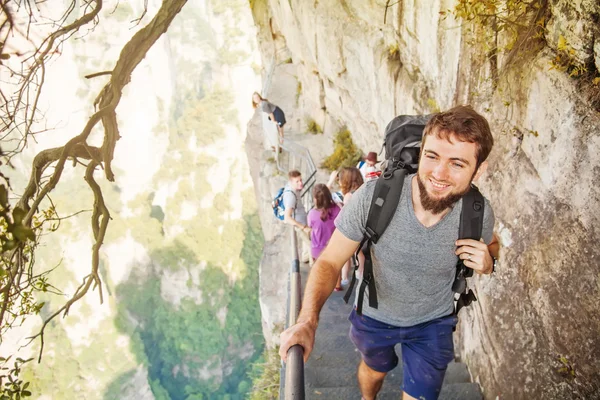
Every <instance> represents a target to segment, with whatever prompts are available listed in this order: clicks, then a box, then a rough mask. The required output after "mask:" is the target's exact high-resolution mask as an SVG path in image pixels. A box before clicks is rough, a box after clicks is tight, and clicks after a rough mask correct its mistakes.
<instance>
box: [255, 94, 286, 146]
mask: <svg viewBox="0 0 600 400" xmlns="http://www.w3.org/2000/svg"><path fill="white" fill-rule="evenodd" d="M252 107H254V108H258V107H260V110H261V111H262V112H264V113H266V114H267V115H268V116H269V120H271V121H273V122H274V123H275V124H276V125H277V132H278V133H279V143H280V144H282V143H283V126H284V125H285V123H286V120H285V114H284V113H283V110H282V109H281V108H279V107H278V106H276V105H275V104H273V103H270V102H269V100H267V99H264V98H263V97H262V96H261V95H260V94H258V93H257V92H254V93H253V94H252Z"/></svg>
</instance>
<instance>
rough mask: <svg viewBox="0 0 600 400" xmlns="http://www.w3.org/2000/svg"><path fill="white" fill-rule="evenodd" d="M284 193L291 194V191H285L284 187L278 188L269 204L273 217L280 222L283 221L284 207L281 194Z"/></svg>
mask: <svg viewBox="0 0 600 400" xmlns="http://www.w3.org/2000/svg"><path fill="white" fill-rule="evenodd" d="M285 192H291V190H289V189H287V190H286V188H285V187H282V188H280V189H279V190H278V191H277V194H276V195H275V197H274V198H273V201H272V202H271V207H272V208H273V214H274V215H275V217H276V218H277V219H280V220H281V221H283V220H284V219H285V205H284V204H283V194H284V193H285Z"/></svg>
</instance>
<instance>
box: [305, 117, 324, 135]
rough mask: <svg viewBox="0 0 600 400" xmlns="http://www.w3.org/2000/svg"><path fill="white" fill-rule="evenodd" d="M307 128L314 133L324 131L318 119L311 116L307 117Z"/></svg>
mask: <svg viewBox="0 0 600 400" xmlns="http://www.w3.org/2000/svg"><path fill="white" fill-rule="evenodd" d="M306 130H307V131H308V132H310V133H312V134H313V135H316V134H318V133H323V128H321V125H319V124H318V123H317V121H315V120H314V119H313V118H310V117H307V118H306Z"/></svg>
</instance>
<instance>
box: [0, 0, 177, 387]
mask: <svg viewBox="0 0 600 400" xmlns="http://www.w3.org/2000/svg"><path fill="white" fill-rule="evenodd" d="M186 2H187V0H163V2H162V4H161V6H160V8H159V9H158V11H157V12H156V14H155V15H154V17H153V18H152V19H151V20H150V22H149V23H148V24H146V25H145V26H143V27H141V28H140V29H139V30H138V31H137V32H136V33H135V34H134V35H133V36H132V37H131V39H130V40H129V42H128V43H127V44H126V45H125V46H124V47H123V49H122V50H121V53H120V55H119V58H118V59H117V61H116V63H115V64H114V66H113V67H112V68H111V69H110V70H108V71H98V72H96V73H92V74H89V75H87V76H86V78H87V79H92V78H97V77H101V76H102V77H105V78H106V77H107V83H106V84H105V85H104V86H103V87H102V89H101V90H100V92H99V93H98V94H97V96H96V98H95V100H94V102H93V104H90V105H89V108H90V116H89V119H88V120H87V122H86V123H85V125H84V126H82V127H81V130H80V131H79V132H74V134H73V136H72V137H71V138H70V139H69V140H68V141H66V142H65V143H64V144H63V145H62V146H59V147H55V148H49V149H46V150H43V151H41V152H39V153H38V154H37V155H36V156H35V157H34V159H33V161H32V165H31V175H30V177H29V183H28V184H27V185H26V187H25V190H24V191H23V192H22V193H14V192H13V190H12V186H11V184H10V181H9V179H8V178H7V175H8V172H9V169H11V168H13V166H12V163H11V161H12V160H13V158H14V157H15V156H16V155H19V154H21V153H22V152H23V151H24V150H25V149H26V148H27V144H28V142H29V141H30V140H35V137H36V136H38V135H40V134H42V133H44V132H45V131H46V130H47V129H46V128H43V129H40V128H39V127H44V126H45V124H44V115H43V113H42V112H41V111H40V110H39V108H38V105H39V100H40V96H41V94H42V90H43V89H44V83H45V81H46V78H47V76H46V67H47V65H48V64H49V63H50V62H52V61H54V60H55V59H56V57H58V56H59V55H60V53H61V49H62V46H63V44H64V42H65V41H66V40H67V39H69V38H70V37H72V36H73V35H76V34H78V35H86V34H91V32H93V30H94V28H95V27H96V26H97V25H98V24H100V23H101V20H100V11H101V10H102V8H103V6H104V2H103V1H102V0H88V1H83V2H79V1H76V0H72V1H67V2H60V1H54V2H51V3H52V4H51V5H46V4H44V3H45V2H41V1H38V0H15V1H6V0H4V1H0V9H1V10H2V13H0V75H1V76H2V77H3V82H2V86H1V87H0V98H1V99H2V104H1V106H0V119H1V121H2V124H0V138H1V139H2V149H1V150H0V157H1V163H0V168H2V171H0V242H1V243H0V245H1V247H2V251H1V254H0V341H1V339H2V336H3V335H4V334H5V333H6V332H7V331H8V330H10V329H11V328H12V327H15V326H18V325H20V324H22V323H23V321H24V320H25V319H26V318H28V317H30V316H32V315H36V314H39V313H40V310H41V309H42V307H43V306H44V303H42V302H38V301H37V300H36V293H40V292H56V289H55V288H54V287H53V286H52V285H51V284H50V283H49V282H50V280H51V277H52V273H53V270H48V271H43V272H35V271H36V269H34V265H35V254H36V247H37V245H38V244H39V240H40V236H42V235H44V234H46V233H51V232H53V231H56V230H57V229H60V225H61V221H62V220H64V219H65V218H67V216H60V213H59V210H58V206H60V205H58V206H55V205H54V203H53V202H52V199H51V197H50V193H51V191H52V190H53V189H55V188H56V187H57V186H58V185H60V183H61V178H62V176H63V172H64V169H65V165H66V163H67V161H70V162H72V163H73V165H74V166H75V167H78V166H81V167H82V168H83V169H84V170H85V172H84V174H83V175H84V176H83V179H84V180H85V182H86V183H87V185H88V187H89V190H90V191H91V192H92V193H93V204H90V208H91V210H92V215H91V230H92V232H93V237H94V241H95V243H94V246H93V249H92V264H91V265H90V272H89V274H88V275H87V276H85V277H84V278H83V281H82V282H81V284H80V286H79V287H78V288H77V290H76V291H75V293H74V294H73V296H72V297H71V298H70V299H68V300H67V301H66V302H64V303H62V304H60V305H59V306H58V307H57V308H56V309H55V310H53V311H48V312H46V314H47V317H46V318H45V320H44V323H43V325H42V327H41V329H40V331H39V333H37V334H36V335H35V336H33V337H32V338H31V340H34V339H36V338H39V339H40V344H41V346H40V353H39V358H38V360H41V357H42V353H43V348H44V330H45V328H46V327H47V326H48V323H49V322H50V321H51V320H52V319H54V318H55V317H57V316H58V315H61V314H62V315H64V316H66V315H67V314H68V312H69V310H70V308H71V307H72V306H73V304H74V303H76V302H77V301H78V300H80V299H81V298H82V297H84V296H85V295H86V294H87V293H88V292H89V291H90V289H91V290H95V289H98V294H99V296H100V302H102V300H103V299H102V290H101V289H102V281H101V279H100V274H99V272H98V271H99V267H100V256H99V251H100V247H101V246H102V243H103V241H104V239H105V235H106V230H107V227H108V223H109V221H110V218H111V216H110V213H109V210H108V208H107V206H106V203H105V197H104V193H103V190H102V189H101V186H100V185H99V183H98V182H97V181H96V179H95V177H94V172H95V171H97V170H102V172H103V174H104V178H105V179H106V180H107V181H108V182H114V180H115V173H114V171H113V168H112V166H111V163H112V160H113V155H114V151H115V147H116V144H117V140H118V139H119V137H120V134H119V127H118V123H117V111H116V110H117V106H118V105H119V102H120V100H121V98H122V96H123V89H124V88H125V87H126V86H127V84H128V83H129V81H130V79H131V74H132V72H133V71H134V70H135V68H136V67H137V66H138V64H139V63H140V62H141V61H142V59H144V57H145V56H146V53H147V52H148V50H149V49H150V48H151V47H152V46H153V45H154V43H155V42H156V41H157V40H158V38H159V37H160V36H161V35H162V34H163V33H164V32H166V30H167V29H168V27H169V25H170V24H171V22H172V21H173V18H174V17H175V16H176V15H177V14H178V13H179V12H180V10H181V9H182V7H183V6H184V5H185V3H186ZM59 7H63V8H62V9H59ZM57 11H60V13H57ZM146 12H147V0H145V1H144V9H143V12H142V14H141V16H139V18H137V19H134V20H133V21H132V22H133V23H134V24H136V25H137V24H140V23H141V21H142V19H143V17H144V16H145V14H146ZM57 15H58V18H55V16H57ZM114 16H115V18H116V19H117V20H121V21H125V19H126V18H124V15H123V14H122V13H121V14H115V15H114ZM49 27H50V28H49ZM40 32H46V33H45V34H43V33H42V34H40ZM93 132H99V133H101V134H102V137H103V142H102V145H101V146H95V145H93V144H92V142H91V141H90V137H91V135H92V133H93ZM30 343H31V342H30ZM9 359H10V357H7V358H6V359H4V358H0V364H5V365H6V363H7V362H8V361H9ZM27 361H29V360H20V359H17V361H16V363H15V364H14V368H10V366H9V367H4V368H3V369H2V372H1V373H0V374H1V375H0V384H3V386H2V388H0V390H1V392H0V397H2V398H10V399H12V398H15V399H18V398H22V397H26V396H28V395H29V394H30V393H29V391H27V383H23V382H21V381H20V380H18V378H17V376H18V374H19V372H20V366H21V365H22V364H23V363H25V362H27ZM6 381H8V382H7V383H6Z"/></svg>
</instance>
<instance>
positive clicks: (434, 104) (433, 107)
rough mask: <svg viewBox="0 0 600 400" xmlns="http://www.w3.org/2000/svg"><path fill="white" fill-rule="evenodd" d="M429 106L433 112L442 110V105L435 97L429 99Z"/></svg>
mask: <svg viewBox="0 0 600 400" xmlns="http://www.w3.org/2000/svg"><path fill="white" fill-rule="evenodd" d="M427 106H429V110H430V111H431V112H433V113H438V112H440V106H439V104H438V103H437V101H435V99H432V98H429V99H427Z"/></svg>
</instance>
